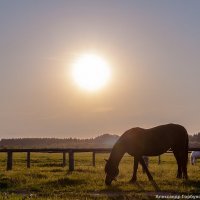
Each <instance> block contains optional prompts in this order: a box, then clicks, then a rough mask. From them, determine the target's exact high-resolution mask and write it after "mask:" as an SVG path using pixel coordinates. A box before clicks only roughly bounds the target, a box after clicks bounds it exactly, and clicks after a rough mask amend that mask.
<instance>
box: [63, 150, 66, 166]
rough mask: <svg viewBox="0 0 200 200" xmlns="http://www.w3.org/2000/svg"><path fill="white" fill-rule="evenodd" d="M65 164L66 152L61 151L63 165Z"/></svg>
mask: <svg viewBox="0 0 200 200" xmlns="http://www.w3.org/2000/svg"><path fill="white" fill-rule="evenodd" d="M65 166H66V152H63V167H65Z"/></svg>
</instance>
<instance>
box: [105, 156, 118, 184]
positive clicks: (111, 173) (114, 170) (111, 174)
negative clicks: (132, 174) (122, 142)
mask: <svg viewBox="0 0 200 200" xmlns="http://www.w3.org/2000/svg"><path fill="white" fill-rule="evenodd" d="M105 173H106V179H105V184H106V185H111V183H112V181H113V180H116V177H117V175H118V174H119V169H118V167H117V166H115V165H113V163H111V162H110V160H106V165H105Z"/></svg>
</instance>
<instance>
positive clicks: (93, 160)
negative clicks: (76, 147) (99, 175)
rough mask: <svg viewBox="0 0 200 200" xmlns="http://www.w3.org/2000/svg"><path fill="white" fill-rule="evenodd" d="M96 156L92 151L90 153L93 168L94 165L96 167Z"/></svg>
mask: <svg viewBox="0 0 200 200" xmlns="http://www.w3.org/2000/svg"><path fill="white" fill-rule="evenodd" d="M95 158H96V154H95V152H94V151H93V152H92V165H93V167H95V165H96V163H95V161H96V159H95Z"/></svg>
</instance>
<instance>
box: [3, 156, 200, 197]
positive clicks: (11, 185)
mask: <svg viewBox="0 0 200 200" xmlns="http://www.w3.org/2000/svg"><path fill="white" fill-rule="evenodd" d="M108 156H109V154H96V167H93V166H92V154H91V153H76V154H75V171H73V172H72V173H71V172H68V166H66V167H62V154H47V153H46V154H45V153H33V154H31V168H30V169H27V168H26V154H25V153H14V162H13V170H12V171H6V170H5V169H6V154H5V153H0V200H4V199H15V200H18V199H21V200H25V199H33V200H35V199H41V200H47V199H48V200H54V199H59V200H60V199H156V197H157V198H158V197H159V196H156V195H161V196H162V195H164V196H165V195H168V198H169V195H195V194H197V193H200V163H197V164H196V165H195V166H191V165H190V163H188V175H189V180H188V181H185V180H179V179H176V170H177V165H176V162H175V158H174V157H173V155H172V154H164V155H162V156H161V164H160V165H158V157H151V158H150V164H149V169H150V172H151V173H152V175H153V177H154V180H155V182H156V184H157V189H156V187H155V185H154V184H152V183H151V182H149V181H148V179H147V176H146V174H143V173H142V169H141V166H139V169H138V181H137V182H136V183H134V184H130V183H129V182H128V181H129V179H130V178H131V175H132V168H133V158H132V157H131V156H129V155H125V156H124V158H123V159H122V161H121V163H120V166H119V168H120V173H119V176H118V178H117V181H114V182H113V184H112V186H109V187H108V186H105V184H104V178H105V174H104V165H105V161H104V158H108ZM158 188H159V191H158Z"/></svg>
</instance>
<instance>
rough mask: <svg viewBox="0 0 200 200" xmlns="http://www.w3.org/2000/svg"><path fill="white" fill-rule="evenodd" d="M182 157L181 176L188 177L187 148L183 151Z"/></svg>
mask: <svg viewBox="0 0 200 200" xmlns="http://www.w3.org/2000/svg"><path fill="white" fill-rule="evenodd" d="M182 157H183V161H182V173H183V178H185V179H188V175H187V163H188V151H187V150H185V152H183V155H182Z"/></svg>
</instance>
